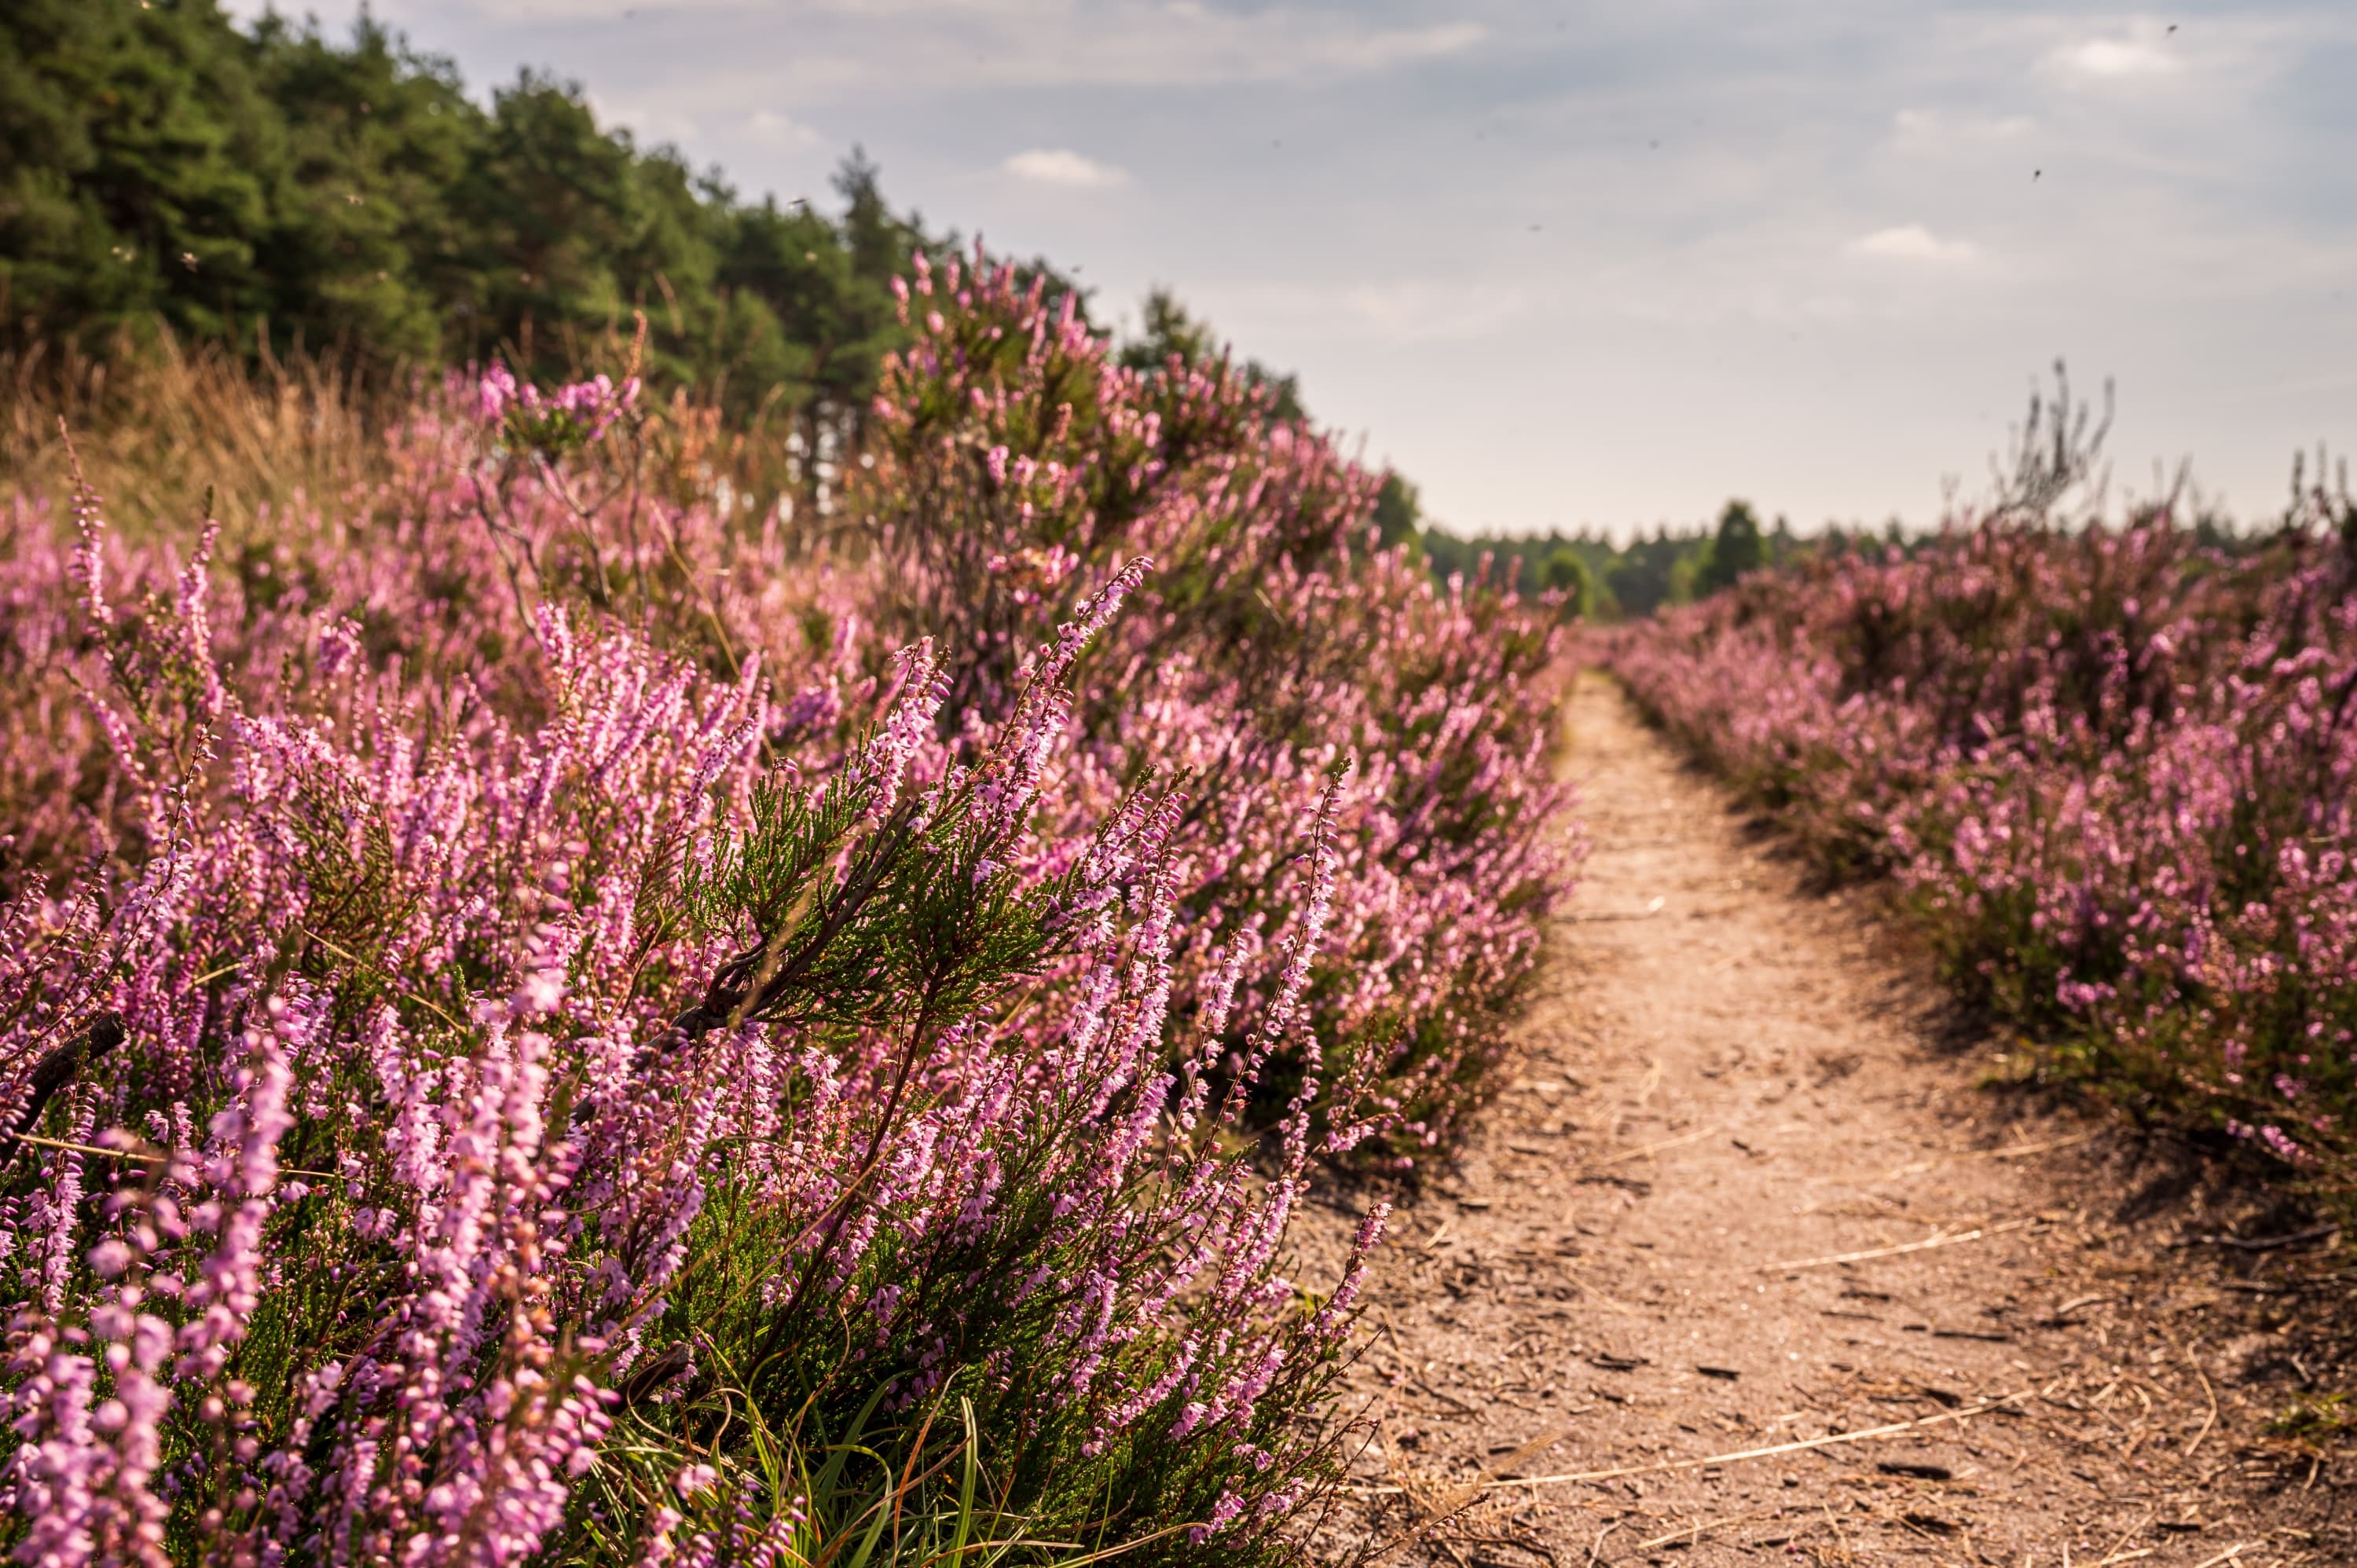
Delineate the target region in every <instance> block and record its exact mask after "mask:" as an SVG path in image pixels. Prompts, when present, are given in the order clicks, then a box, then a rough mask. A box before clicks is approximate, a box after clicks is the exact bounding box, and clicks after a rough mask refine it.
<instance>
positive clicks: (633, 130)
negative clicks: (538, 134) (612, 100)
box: [586, 92, 696, 145]
mask: <svg viewBox="0 0 2357 1568" xmlns="http://www.w3.org/2000/svg"><path fill="white" fill-rule="evenodd" d="M586 96H587V102H588V104H589V110H590V113H594V114H596V115H597V119H598V121H599V122H600V123H601V124H607V125H619V126H620V127H621V128H622V129H623V130H625V131H628V132H630V134H631V135H633V136H635V137H637V138H638V140H639V142H640V145H645V144H647V143H662V142H688V141H693V140H694V137H695V132H696V125H695V122H694V120H692V119H690V118H688V117H687V116H686V115H684V114H680V113H673V112H672V111H670V110H667V109H660V108H653V107H649V106H645V105H640V104H636V103H630V104H621V105H608V104H607V103H606V102H604V101H603V100H601V99H600V98H599V97H598V96H597V94H596V93H594V92H592V93H589V94H587V95H586Z"/></svg>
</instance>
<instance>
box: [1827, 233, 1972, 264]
mask: <svg viewBox="0 0 2357 1568" xmlns="http://www.w3.org/2000/svg"><path fill="white" fill-rule="evenodd" d="M1849 251H1850V254H1852V255H1854V256H1876V257H1881V258H1887V259H1889V260H1893V261H1902V262H1932V263H1938V264H1941V265H1948V264H1951V263H1957V262H1969V261H1971V260H1972V259H1973V258H1974V257H1975V256H1976V255H1978V254H1980V252H1978V251H1976V250H1975V249H1974V248H1973V246H1972V245H1971V244H1970V243H1968V242H1965V241H1963V240H1943V239H1941V238H1940V237H1939V236H1938V235H1937V234H1934V233H1932V231H1930V230H1929V229H1926V228H1924V227H1923V225H1921V223H1902V224H1900V225H1898V226H1897V227H1896V228H1890V229H1877V230H1876V231H1874V232H1873V233H1871V234H1862V235H1860V236H1859V237H1858V238H1857V239H1855V240H1852V241H1851V242H1849Z"/></svg>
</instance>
